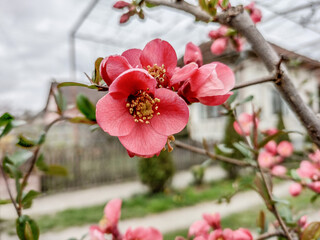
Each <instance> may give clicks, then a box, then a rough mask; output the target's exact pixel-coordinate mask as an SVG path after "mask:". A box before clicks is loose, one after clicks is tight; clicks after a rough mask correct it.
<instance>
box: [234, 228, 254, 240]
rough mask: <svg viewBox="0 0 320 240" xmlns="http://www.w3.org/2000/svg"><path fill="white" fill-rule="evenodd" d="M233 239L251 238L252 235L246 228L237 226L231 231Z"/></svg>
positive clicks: (247, 239)
mask: <svg viewBox="0 0 320 240" xmlns="http://www.w3.org/2000/svg"><path fill="white" fill-rule="evenodd" d="M233 240H253V237H252V234H251V232H250V231H249V230H248V229H246V228H239V229H238V230H236V231H234V232H233Z"/></svg>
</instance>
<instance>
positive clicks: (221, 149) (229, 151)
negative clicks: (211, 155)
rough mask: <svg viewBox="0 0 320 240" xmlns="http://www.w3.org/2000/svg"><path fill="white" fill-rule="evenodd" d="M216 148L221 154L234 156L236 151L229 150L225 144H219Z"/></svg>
mask: <svg viewBox="0 0 320 240" xmlns="http://www.w3.org/2000/svg"><path fill="white" fill-rule="evenodd" d="M215 147H216V148H217V150H219V151H220V152H222V153H225V154H232V153H234V149H232V148H228V147H227V146H226V145H225V144H223V143H221V144H217V145H216V146H215Z"/></svg>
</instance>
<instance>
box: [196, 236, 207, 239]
mask: <svg viewBox="0 0 320 240" xmlns="http://www.w3.org/2000/svg"><path fill="white" fill-rule="evenodd" d="M193 240H207V239H206V238H205V237H203V236H198V237H195V238H194V239H193Z"/></svg>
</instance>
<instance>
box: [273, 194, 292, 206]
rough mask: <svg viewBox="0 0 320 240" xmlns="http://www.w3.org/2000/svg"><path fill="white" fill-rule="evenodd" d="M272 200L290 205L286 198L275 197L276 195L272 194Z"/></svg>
mask: <svg viewBox="0 0 320 240" xmlns="http://www.w3.org/2000/svg"><path fill="white" fill-rule="evenodd" d="M272 201H273V202H274V203H282V204H285V205H288V206H290V202H289V201H288V200H285V199H281V198H278V197H276V196H273V197H272Z"/></svg>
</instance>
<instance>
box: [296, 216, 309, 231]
mask: <svg viewBox="0 0 320 240" xmlns="http://www.w3.org/2000/svg"><path fill="white" fill-rule="evenodd" d="M307 222H308V217H307V216H306V215H304V216H302V217H301V218H300V219H299V221H298V224H299V226H300V227H301V228H304V227H306V226H307Z"/></svg>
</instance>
